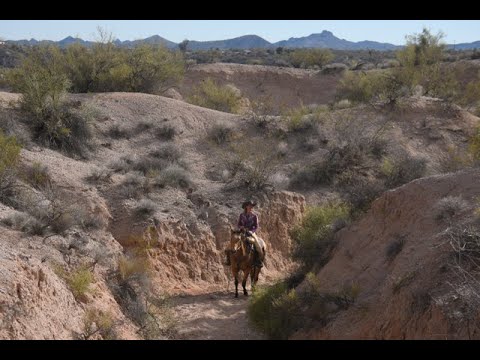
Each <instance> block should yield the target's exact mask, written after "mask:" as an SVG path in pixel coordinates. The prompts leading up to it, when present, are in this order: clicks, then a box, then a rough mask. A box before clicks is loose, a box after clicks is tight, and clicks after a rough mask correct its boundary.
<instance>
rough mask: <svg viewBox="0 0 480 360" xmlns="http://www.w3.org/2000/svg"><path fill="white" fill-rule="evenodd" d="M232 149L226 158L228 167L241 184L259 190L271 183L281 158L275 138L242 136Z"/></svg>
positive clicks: (252, 189) (232, 145) (233, 144)
mask: <svg viewBox="0 0 480 360" xmlns="http://www.w3.org/2000/svg"><path fill="white" fill-rule="evenodd" d="M230 149H231V151H232V152H231V153H230V154H229V156H228V157H227V158H226V160H225V161H226V163H227V168H228V170H229V171H230V172H231V174H232V176H233V178H234V179H236V180H237V181H238V182H239V183H240V184H241V186H244V187H246V188H247V189H249V190H251V191H257V190H262V189H264V188H266V187H267V186H268V185H270V183H269V181H270V177H271V176H273V174H274V173H275V170H276V168H277V166H278V164H279V159H280V156H279V153H278V151H277V150H276V144H275V143H274V140H272V139H265V138H263V139H260V138H250V137H249V138H240V139H239V140H238V141H237V142H234V143H232V144H231V147H230Z"/></svg>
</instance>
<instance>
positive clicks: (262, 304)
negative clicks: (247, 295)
mask: <svg viewBox="0 0 480 360" xmlns="http://www.w3.org/2000/svg"><path fill="white" fill-rule="evenodd" d="M299 315H300V302H299V300H298V297H297V294H296V292H295V290H294V289H292V290H289V289H288V288H287V286H286V284H285V283H283V282H279V283H277V284H275V285H273V286H270V287H266V288H260V287H259V288H257V289H256V291H255V292H254V293H253V295H252V298H251V300H250V302H249V304H248V317H249V320H250V322H251V323H252V325H253V326H254V327H255V328H257V329H258V330H260V331H262V332H263V333H265V334H267V335H268V336H269V338H271V339H277V340H280V339H288V337H289V335H291V334H292V333H293V332H294V331H295V330H297V329H299V328H300V327H301V325H302V322H301V321H302V318H301V317H300V316H299Z"/></svg>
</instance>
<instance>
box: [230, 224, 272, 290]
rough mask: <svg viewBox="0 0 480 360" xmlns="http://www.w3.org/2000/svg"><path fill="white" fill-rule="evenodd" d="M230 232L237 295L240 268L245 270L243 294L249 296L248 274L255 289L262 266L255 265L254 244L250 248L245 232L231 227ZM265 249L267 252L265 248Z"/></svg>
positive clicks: (232, 265)
mask: <svg viewBox="0 0 480 360" xmlns="http://www.w3.org/2000/svg"><path fill="white" fill-rule="evenodd" d="M230 232H231V238H230V249H231V250H230V266H231V270H232V274H233V278H234V279H235V297H236V298H238V273H239V272H240V270H241V271H242V272H243V279H242V287H243V295H245V296H248V291H247V289H246V286H247V279H248V276H249V275H250V282H251V285H252V291H253V290H254V289H255V284H256V283H257V281H258V276H259V274H260V271H261V270H262V268H261V267H259V266H256V265H255V252H254V250H253V246H252V247H251V248H249V247H250V246H249V245H248V244H247V243H246V241H245V233H243V232H241V231H237V230H234V229H230ZM263 250H264V254H265V248H263Z"/></svg>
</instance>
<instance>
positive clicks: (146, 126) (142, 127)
mask: <svg viewBox="0 0 480 360" xmlns="http://www.w3.org/2000/svg"><path fill="white" fill-rule="evenodd" d="M154 126H155V124H154V123H153V122H151V121H141V122H139V123H138V124H137V126H135V130H134V133H135V134H140V133H143V132H147V131H148V130H151V129H152V128H154Z"/></svg>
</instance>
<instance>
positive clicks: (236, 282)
mask: <svg viewBox="0 0 480 360" xmlns="http://www.w3.org/2000/svg"><path fill="white" fill-rule="evenodd" d="M232 274H233V278H234V279H235V297H236V298H238V270H237V269H235V267H232Z"/></svg>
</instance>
